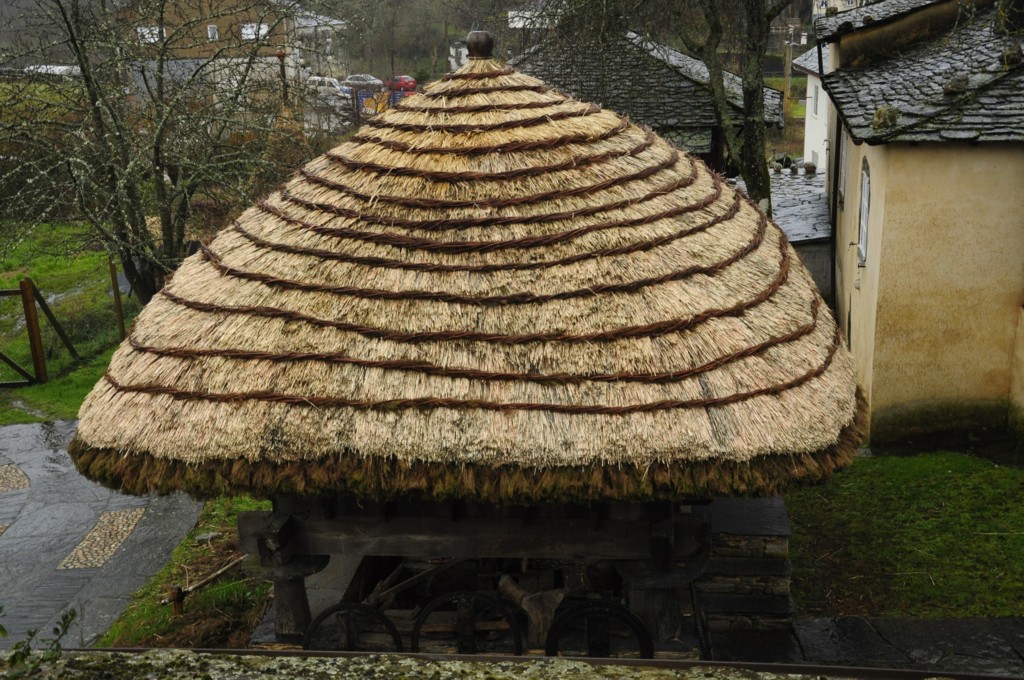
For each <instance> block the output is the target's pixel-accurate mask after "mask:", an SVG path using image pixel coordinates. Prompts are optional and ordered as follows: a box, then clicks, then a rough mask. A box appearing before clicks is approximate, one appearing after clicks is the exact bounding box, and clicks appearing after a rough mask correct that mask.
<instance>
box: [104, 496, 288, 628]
mask: <svg viewBox="0 0 1024 680" xmlns="http://www.w3.org/2000/svg"><path fill="white" fill-rule="evenodd" d="M269 509H270V503H269V501H257V500H254V499H252V498H249V497H238V498H219V499H217V500H213V501H209V502H208V503H207V504H206V505H205V506H204V508H203V511H202V513H201V514H200V516H199V521H198V523H197V524H196V526H195V528H193V529H192V531H191V532H189V534H188V536H186V537H185V539H184V540H183V541H182V542H181V544H180V545H178V547H177V548H175V549H174V551H173V552H172V553H171V558H170V561H169V562H168V564H167V565H166V566H165V567H164V568H163V569H162V570H160V572H159V573H157V575H156V576H154V577H153V578H152V579H151V580H150V582H149V583H148V584H146V585H145V586H143V588H142V589H140V590H139V591H138V592H137V593H135V595H134V597H133V602H132V604H131V605H129V607H128V608H127V609H126V610H125V611H124V613H123V614H122V615H121V617H120V618H119V619H118V620H117V621H116V622H114V624H113V625H112V626H111V627H110V629H109V630H108V631H107V632H106V633H105V634H104V635H103V637H101V638H100V639H99V641H97V643H96V646H97V647H132V646H139V645H160V643H161V642H163V643H167V644H168V645H171V646H190V645H191V646H218V645H221V646H222V645H225V644H227V642H228V638H229V637H230V635H231V633H232V632H233V631H234V630H236V629H239V628H246V629H247V627H249V626H250V625H251V624H252V623H253V619H254V618H258V617H259V616H260V615H262V612H263V609H264V608H265V606H266V603H267V596H268V594H269V592H270V584H269V583H267V582H264V581H260V580H256V579H252V578H246V577H245V576H242V575H240V574H239V572H238V570H234V571H232V572H230V573H228V574H225V575H224V576H223V577H221V578H220V579H218V580H217V581H215V582H213V583H211V584H210V585H208V586H206V587H204V588H202V589H200V590H199V591H197V592H195V593H194V594H192V595H189V596H188V597H187V598H186V599H185V603H184V614H183V615H182V616H175V615H174V613H173V611H172V608H171V606H170V605H164V604H161V600H163V599H164V598H165V597H166V596H167V593H168V591H169V590H170V589H171V588H172V587H173V586H182V587H184V586H187V585H188V584H189V583H195V582H197V581H199V580H200V579H202V578H204V577H205V576H206V575H207V574H210V573H213V572H214V571H215V570H216V569H217V568H218V567H220V566H223V565H224V564H226V563H227V562H229V561H230V560H231V559H232V558H233V557H235V556H236V555H237V553H236V552H235V548H236V547H237V546H236V543H235V541H236V539H235V528H234V527H235V521H236V519H237V516H238V513H239V512H244V511H248V510H269ZM208 532H218V533H221V534H222V536H221V537H220V538H219V539H216V540H214V541H210V542H203V543H199V542H197V541H196V536H197V535H199V534H203V533H208Z"/></svg>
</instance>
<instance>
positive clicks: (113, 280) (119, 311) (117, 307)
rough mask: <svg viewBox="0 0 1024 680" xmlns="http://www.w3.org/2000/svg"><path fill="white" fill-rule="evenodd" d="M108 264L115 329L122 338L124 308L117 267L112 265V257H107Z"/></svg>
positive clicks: (123, 333) (123, 332) (123, 334)
mask: <svg viewBox="0 0 1024 680" xmlns="http://www.w3.org/2000/svg"><path fill="white" fill-rule="evenodd" d="M107 262H108V263H109V264H110V285H111V286H113V287H114V316H116V317H117V330H118V332H119V333H120V334H121V339H122V340H124V336H125V335H126V333H125V330H124V308H123V307H122V306H121V286H120V285H119V284H118V282H117V267H116V266H114V258H112V257H110V258H107Z"/></svg>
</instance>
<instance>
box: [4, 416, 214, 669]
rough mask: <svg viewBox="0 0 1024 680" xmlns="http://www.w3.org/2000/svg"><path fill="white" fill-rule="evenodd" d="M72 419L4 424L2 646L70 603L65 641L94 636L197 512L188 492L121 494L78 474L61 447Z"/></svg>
mask: <svg viewBox="0 0 1024 680" xmlns="http://www.w3.org/2000/svg"><path fill="white" fill-rule="evenodd" d="M75 425H76V423H75V422H74V421H65V422H57V423H40V424H34V425H12V426H9V427H0V606H2V607H3V609H4V613H3V618H0V624H2V625H3V626H4V627H5V628H6V629H7V631H8V633H9V634H10V635H9V636H8V637H7V638H6V639H0V649H3V648H7V647H10V646H11V645H12V644H13V643H14V642H17V641H18V640H21V639H23V638H24V637H25V633H26V631H28V630H30V629H37V630H40V631H41V635H43V636H44V637H45V636H48V635H49V633H50V630H51V629H52V628H53V626H54V625H55V624H56V622H57V621H58V620H59V618H60V615H61V613H62V612H64V611H66V610H67V609H68V608H72V607H73V608H74V609H75V610H76V611H77V612H78V617H77V620H76V622H75V624H74V625H73V626H72V628H71V631H70V633H69V634H68V636H67V637H65V639H64V640H63V643H64V645H65V646H85V645H88V644H90V643H92V642H93V641H94V640H95V639H96V638H97V637H98V636H99V635H101V634H102V633H103V632H104V631H105V630H106V629H107V628H108V627H109V626H110V624H111V623H113V622H114V621H115V620H116V619H117V617H118V616H119V615H120V613H121V612H122V611H123V610H124V608H125V607H126V606H127V605H128V604H129V602H131V596H132V594H133V593H134V592H135V591H136V590H138V589H139V588H140V587H141V586H142V585H144V584H145V583H146V582H147V581H148V580H149V578H150V577H152V576H153V574H155V573H156V572H157V571H159V570H160V569H161V568H162V567H163V566H164V565H165V564H166V563H167V560H168V559H169V557H170V554H171V550H173V549H174V547H175V546H176V545H178V543H180V542H181V539H182V538H183V537H184V536H185V534H186V533H188V531H189V530H190V529H191V528H192V527H193V526H194V525H195V522H196V519H197V518H198V516H199V509H200V507H201V504H200V503H197V502H195V501H193V500H191V499H190V498H188V497H187V496H182V495H175V496H163V497H136V496H124V495H121V494H119V493H117V492H114V491H110V490H108V489H106V488H104V487H102V486H100V485H98V484H95V483H93V482H90V481H89V480H87V479H86V478H84V477H82V476H81V475H80V474H78V471H77V470H75V467H74V465H73V464H72V463H71V459H70V458H69V457H68V454H67V452H66V451H65V449H66V447H67V444H68V441H70V439H71V435H72V434H73V433H74V429H75Z"/></svg>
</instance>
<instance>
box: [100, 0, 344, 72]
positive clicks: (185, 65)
mask: <svg viewBox="0 0 1024 680" xmlns="http://www.w3.org/2000/svg"><path fill="white" fill-rule="evenodd" d="M161 7H162V11H161V12H159V13H157V12H156V10H155V8H154V6H153V5H152V4H151V3H143V2H140V1H132V2H128V3H126V4H125V5H124V6H122V7H121V9H119V10H118V11H117V12H116V14H115V16H116V17H117V18H118V19H119V21H120V23H121V25H123V26H124V30H125V35H124V40H123V43H124V45H125V46H126V47H127V48H128V49H130V50H132V52H133V53H134V54H137V55H139V63H140V65H141V66H140V69H139V74H140V76H143V77H144V76H145V74H147V73H150V72H152V71H153V69H154V67H155V63H154V62H155V60H156V58H157V55H158V54H159V55H160V56H161V57H162V58H163V59H164V60H173V61H175V62H177V64H176V65H174V66H171V67H169V68H168V72H169V73H170V74H172V76H177V77H184V76H187V75H188V74H190V73H191V72H192V71H193V70H194V69H195V68H196V67H197V66H199V65H202V64H205V63H209V62H211V61H214V60H215V61H216V62H217V63H218V64H219V65H222V68H221V69H217V70H218V71H219V72H220V73H221V74H222V75H221V77H229V76H228V75H227V74H228V73H229V72H230V69H229V68H228V67H229V66H230V65H231V64H237V65H238V67H239V68H244V69H252V72H251V73H252V75H255V76H256V77H261V76H263V77H276V76H277V73H278V68H279V67H278V54H279V53H281V54H283V56H284V64H285V68H286V73H287V75H288V76H289V77H292V78H294V77H297V76H298V75H299V73H300V72H303V71H304V72H307V73H312V72H317V73H341V72H343V71H344V70H345V69H347V68H348V60H347V58H346V56H345V53H344V51H343V50H342V48H341V45H342V41H341V31H342V30H343V29H344V28H345V23H344V22H343V21H341V20H339V19H334V18H331V17H325V16H321V15H317V14H313V13H310V12H307V11H305V10H303V9H302V8H301V7H299V6H298V4H297V3H296V2H293V1H287V0H197V1H195V2H173V3H167V4H166V5H161ZM147 57H149V58H147Z"/></svg>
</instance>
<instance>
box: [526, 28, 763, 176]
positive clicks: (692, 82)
mask: <svg viewBox="0 0 1024 680" xmlns="http://www.w3.org/2000/svg"><path fill="white" fill-rule="evenodd" d="M510 63H511V64H512V65H514V66H515V67H516V68H518V69H519V70H521V71H523V72H525V73H529V74H531V75H534V76H537V77H538V78H541V79H542V80H545V81H547V82H548V83H551V84H552V85H553V86H555V87H557V88H558V89H560V90H562V91H563V92H565V93H567V94H569V95H572V96H573V97H576V98H577V99H580V100H582V101H589V102H595V103H598V104H600V105H601V106H603V107H604V108H607V109H611V110H612V111H616V112H618V113H621V114H623V115H625V116H628V117H629V118H630V119H631V120H633V121H634V122H638V123H643V124H646V125H649V126H650V127H651V128H652V129H653V130H654V131H655V132H657V133H658V134H659V135H661V136H662V137H665V138H666V139H669V140H671V141H673V142H675V143H676V144H678V145H680V146H681V147H683V148H685V149H686V150H688V151H690V152H691V153H694V154H697V155H699V156H700V157H701V158H702V159H704V161H705V162H706V163H707V164H708V165H709V166H710V167H712V168H713V169H715V170H719V171H722V170H724V161H723V156H724V153H723V152H724V135H723V133H722V130H721V128H720V127H719V124H718V120H717V118H716V117H715V112H714V107H713V102H712V97H711V91H710V89H709V85H708V69H707V67H706V66H705V65H704V63H703V62H702V61H700V60H699V59H694V58H693V57H690V56H687V55H685V54H683V53H681V52H679V51H677V50H674V49H672V48H670V47H666V46H664V45H659V44H657V43H653V42H651V41H649V40H646V39H645V38H643V36H640V35H638V34H636V33H632V32H629V33H625V34H624V35H622V36H621V37H620V38H618V39H603V40H599V41H598V40H595V41H594V43H593V44H592V45H587V44H582V45H581V44H579V43H577V42H574V43H573V44H571V45H569V44H564V43H561V42H559V41H550V42H547V43H544V44H540V45H536V46H534V47H533V48H531V49H529V50H527V51H526V52H524V53H523V54H522V55H520V56H518V57H516V58H515V59H513V60H511V62H510ZM725 89H726V94H727V97H728V101H729V105H730V106H731V107H732V110H733V115H734V116H735V120H736V122H737V123H739V122H740V117H741V115H742V112H743V92H742V88H741V83H740V78H739V76H737V75H735V74H732V73H726V74H725ZM764 107H765V114H764V119H765V123H766V124H768V125H771V126H775V125H777V126H781V125H782V93H781V92H779V91H778V90H774V89H771V88H767V87H766V88H765V89H764Z"/></svg>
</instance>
